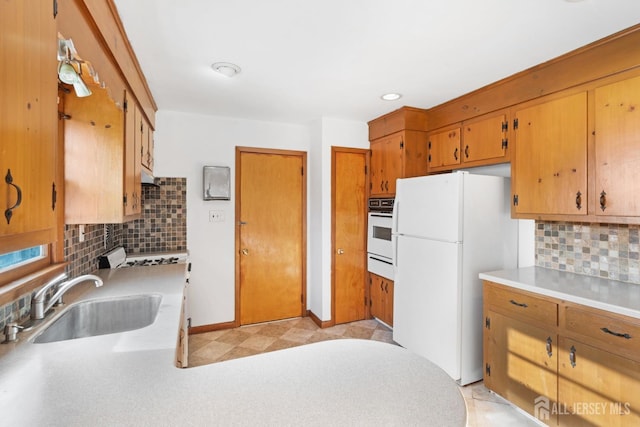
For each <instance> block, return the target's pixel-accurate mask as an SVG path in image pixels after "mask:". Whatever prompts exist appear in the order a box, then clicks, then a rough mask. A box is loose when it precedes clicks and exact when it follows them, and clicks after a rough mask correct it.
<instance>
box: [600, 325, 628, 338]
mask: <svg viewBox="0 0 640 427" xmlns="http://www.w3.org/2000/svg"><path fill="white" fill-rule="evenodd" d="M600 330H601V331H602V332H604V333H605V334H609V335H613V336H614V337H620V338H624V339H627V340H630V339H631V335H629V334H621V333H620V332H613V331H612V330H611V329H609V328H600Z"/></svg>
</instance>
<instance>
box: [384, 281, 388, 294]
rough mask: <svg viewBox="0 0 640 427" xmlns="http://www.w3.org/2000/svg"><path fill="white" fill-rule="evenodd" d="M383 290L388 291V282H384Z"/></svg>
mask: <svg viewBox="0 0 640 427" xmlns="http://www.w3.org/2000/svg"><path fill="white" fill-rule="evenodd" d="M384 291H385V292H386V293H389V283H385V284H384Z"/></svg>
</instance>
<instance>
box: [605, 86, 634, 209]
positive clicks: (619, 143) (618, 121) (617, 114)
mask: <svg viewBox="0 0 640 427" xmlns="http://www.w3.org/2000/svg"><path fill="white" fill-rule="evenodd" d="M594 157H595V159H594V160H595V173H594V174H595V194H594V197H595V198H596V209H595V214H596V215H597V216H598V217H599V218H600V220H602V221H607V218H606V217H608V216H633V217H638V216H640V198H638V193H639V192H640V77H635V78H631V79H627V80H623V81H620V82H617V83H613V84H610V85H606V86H602V87H598V88H596V89H595V153H594Z"/></svg>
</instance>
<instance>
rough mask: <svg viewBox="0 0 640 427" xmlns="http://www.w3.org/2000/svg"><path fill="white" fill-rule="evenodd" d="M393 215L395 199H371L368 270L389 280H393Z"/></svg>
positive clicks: (368, 227)
mask: <svg viewBox="0 0 640 427" xmlns="http://www.w3.org/2000/svg"><path fill="white" fill-rule="evenodd" d="M392 215H393V199H369V216H368V223H367V224H368V225H367V229H368V231H367V269H368V270H369V272H371V273H374V274H377V275H378V276H382V277H384V278H386V279H389V280H393V260H392V258H393V246H392V243H391V223H392V218H391V217H392Z"/></svg>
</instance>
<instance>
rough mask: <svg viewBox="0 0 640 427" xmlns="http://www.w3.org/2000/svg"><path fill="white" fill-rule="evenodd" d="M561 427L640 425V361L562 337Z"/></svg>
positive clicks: (559, 388)
mask: <svg viewBox="0 0 640 427" xmlns="http://www.w3.org/2000/svg"><path fill="white" fill-rule="evenodd" d="M559 361H560V363H559V367H558V378H559V380H558V381H559V382H558V412H559V421H560V425H561V426H602V427H611V426H629V427H631V426H638V425H640V362H639V361H637V360H632V359H628V358H625V357H621V356H619V355H617V354H615V353H613V352H609V351H606V350H602V349H599V348H596V347H593V346H590V345H587V344H584V343H582V342H580V341H576V340H572V339H568V338H564V337H561V338H560V345H559Z"/></svg>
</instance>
